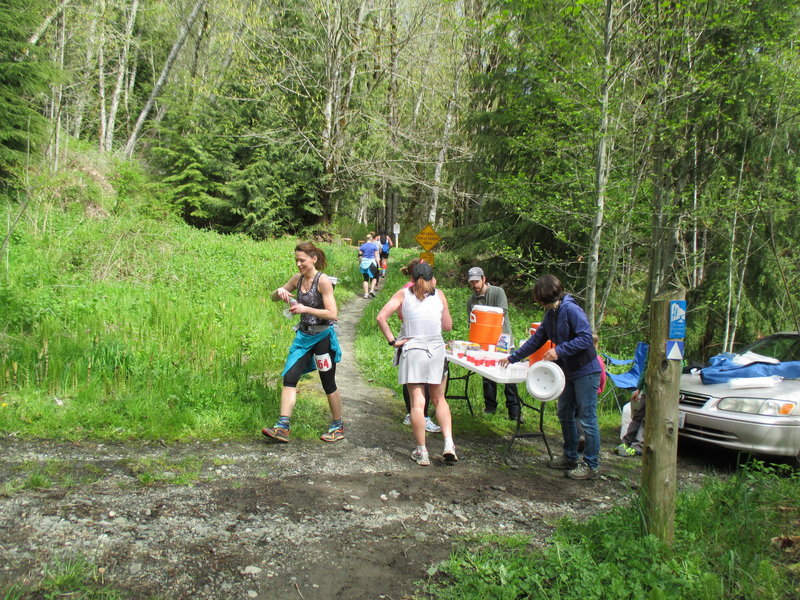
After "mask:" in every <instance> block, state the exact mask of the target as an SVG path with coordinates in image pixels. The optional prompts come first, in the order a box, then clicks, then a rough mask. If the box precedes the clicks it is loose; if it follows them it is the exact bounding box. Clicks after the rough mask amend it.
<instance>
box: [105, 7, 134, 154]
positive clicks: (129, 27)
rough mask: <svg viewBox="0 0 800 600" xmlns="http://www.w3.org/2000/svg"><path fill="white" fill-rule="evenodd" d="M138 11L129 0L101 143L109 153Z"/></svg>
mask: <svg viewBox="0 0 800 600" xmlns="http://www.w3.org/2000/svg"><path fill="white" fill-rule="evenodd" d="M138 10H139V0H131V8H130V12H129V13H128V21H127V23H126V24H125V39H124V41H123V45H122V54H121V56H120V58H119V64H118V65H117V82H116V85H115V86H114V93H113V95H112V96H111V107H110V108H109V111H108V121H107V124H106V127H105V129H106V133H105V138H104V142H103V149H105V151H106V152H111V149H112V147H113V144H114V127H115V122H116V120H117V111H118V110H119V99H120V96H121V95H122V89H123V87H124V86H125V74H126V72H127V70H128V54H129V52H130V47H131V41H132V39H133V27H134V25H135V24H136V13H137V11H138Z"/></svg>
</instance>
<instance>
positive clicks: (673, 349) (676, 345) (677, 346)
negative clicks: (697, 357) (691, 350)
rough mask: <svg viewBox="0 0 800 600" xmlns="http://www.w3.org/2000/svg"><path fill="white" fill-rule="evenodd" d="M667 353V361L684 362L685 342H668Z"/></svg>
mask: <svg viewBox="0 0 800 600" xmlns="http://www.w3.org/2000/svg"><path fill="white" fill-rule="evenodd" d="M665 351H666V355H667V360H683V342H679V341H678V340H667V347H666V348H665Z"/></svg>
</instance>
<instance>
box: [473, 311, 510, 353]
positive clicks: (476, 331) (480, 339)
mask: <svg viewBox="0 0 800 600" xmlns="http://www.w3.org/2000/svg"><path fill="white" fill-rule="evenodd" d="M502 332H503V309H502V308H498V307H496V306H484V305H482V304H476V305H475V306H473V307H472V311H470V313H469V341H470V342H474V343H476V344H480V347H481V349H483V350H488V349H489V346H495V345H497V340H499V339H500V334H501V333H502Z"/></svg>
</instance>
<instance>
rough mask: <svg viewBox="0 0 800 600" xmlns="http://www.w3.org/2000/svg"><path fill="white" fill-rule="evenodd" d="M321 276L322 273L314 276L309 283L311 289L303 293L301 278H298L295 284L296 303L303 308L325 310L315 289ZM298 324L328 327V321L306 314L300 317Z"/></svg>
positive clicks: (320, 296)
mask: <svg viewBox="0 0 800 600" xmlns="http://www.w3.org/2000/svg"><path fill="white" fill-rule="evenodd" d="M321 275H322V273H317V274H316V275H314V279H313V280H312V281H311V287H310V288H309V289H308V291H307V292H304V291H303V289H302V288H303V277H302V276H300V281H298V282H297V301H298V302H299V303H300V304H302V305H303V306H308V307H310V308H320V309H322V308H325V303H324V302H323V301H322V294H320V292H319V289H317V287H318V283H319V278H320V276H321ZM300 322H301V323H303V324H305V325H330V321H329V320H328V319H320V318H319V317H315V316H314V315H310V314H308V313H303V314H302V315H300Z"/></svg>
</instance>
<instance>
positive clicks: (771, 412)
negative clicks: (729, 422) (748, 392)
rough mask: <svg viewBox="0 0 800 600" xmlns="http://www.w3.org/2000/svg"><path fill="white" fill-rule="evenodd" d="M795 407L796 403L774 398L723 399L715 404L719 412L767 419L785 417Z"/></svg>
mask: <svg viewBox="0 0 800 600" xmlns="http://www.w3.org/2000/svg"><path fill="white" fill-rule="evenodd" d="M796 406H797V403H796V402H791V401H789V400H776V399H775V398H766V399H764V398H723V399H722V400H720V401H719V403H718V404H717V408H718V409H720V410H729V411H731V412H740V413H747V414H751V415H763V416H767V417H787V416H789V415H791V414H792V413H793V412H794V409H795V407H796Z"/></svg>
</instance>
